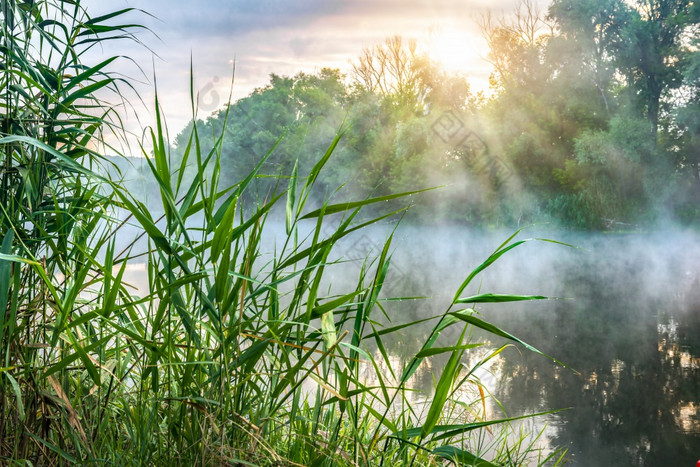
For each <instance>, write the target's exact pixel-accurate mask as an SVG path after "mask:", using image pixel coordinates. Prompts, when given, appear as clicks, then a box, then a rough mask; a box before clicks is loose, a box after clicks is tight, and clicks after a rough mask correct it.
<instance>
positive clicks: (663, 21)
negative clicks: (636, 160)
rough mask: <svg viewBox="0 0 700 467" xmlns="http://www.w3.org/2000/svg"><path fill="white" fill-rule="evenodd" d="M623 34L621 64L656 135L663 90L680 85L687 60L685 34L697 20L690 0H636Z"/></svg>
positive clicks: (632, 90)
mask: <svg viewBox="0 0 700 467" xmlns="http://www.w3.org/2000/svg"><path fill="white" fill-rule="evenodd" d="M636 5H637V9H636V10H634V11H633V12H632V15H631V18H630V21H629V22H628V23H627V24H626V25H625V26H624V28H623V31H622V34H623V36H624V38H625V40H624V42H623V43H624V45H625V46H624V47H622V48H621V49H620V51H619V54H618V66H619V68H620V71H621V72H622V74H623V75H624V77H625V81H626V84H627V85H628V86H629V88H630V91H631V93H630V94H631V96H632V100H633V102H635V103H636V105H637V108H638V111H639V112H640V113H641V114H642V115H644V116H646V118H648V120H649V121H650V122H651V125H652V130H651V131H652V136H653V137H654V138H655V139H656V138H657V137H658V131H659V119H660V115H661V110H662V98H663V97H664V94H665V93H666V92H667V91H669V90H671V89H676V88H678V87H680V86H681V84H682V82H683V79H682V78H683V69H684V67H685V65H686V63H687V60H686V55H687V52H688V44H687V41H684V34H685V33H686V32H687V31H688V30H690V29H692V28H694V27H695V26H696V25H697V24H698V18H697V15H695V14H694V10H693V8H694V7H693V2H692V1H690V0H637V2H636Z"/></svg>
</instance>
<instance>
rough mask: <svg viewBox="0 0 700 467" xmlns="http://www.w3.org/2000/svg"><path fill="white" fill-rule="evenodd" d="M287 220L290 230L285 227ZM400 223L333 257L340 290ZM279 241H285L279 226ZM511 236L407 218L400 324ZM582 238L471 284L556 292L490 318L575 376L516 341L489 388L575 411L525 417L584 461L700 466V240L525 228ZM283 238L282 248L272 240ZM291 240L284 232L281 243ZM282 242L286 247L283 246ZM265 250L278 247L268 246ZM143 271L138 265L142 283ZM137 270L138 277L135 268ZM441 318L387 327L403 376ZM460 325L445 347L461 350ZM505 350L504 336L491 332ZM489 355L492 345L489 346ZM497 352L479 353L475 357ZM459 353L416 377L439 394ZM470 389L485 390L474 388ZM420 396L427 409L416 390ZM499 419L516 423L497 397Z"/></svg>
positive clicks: (529, 254) (437, 306)
mask: <svg viewBox="0 0 700 467" xmlns="http://www.w3.org/2000/svg"><path fill="white" fill-rule="evenodd" d="M281 230H282V229H281V228H280V229H279V230H278V232H279V231H281ZM390 233H391V228H390V227H386V228H375V229H372V230H369V231H366V232H365V233H362V234H360V235H354V236H350V237H349V238H346V239H344V240H342V241H341V242H340V243H339V244H338V245H337V247H336V249H335V250H334V251H335V253H334V254H335V256H334V257H333V258H332V259H342V260H343V261H347V262H344V264H343V265H341V266H342V267H340V268H338V269H336V270H334V272H333V273H332V274H330V276H329V278H328V280H329V282H330V283H329V284H327V285H326V287H327V293H328V295H332V294H333V293H342V292H343V291H344V290H347V287H352V286H353V284H356V282H355V280H356V277H357V275H356V273H357V271H358V270H359V266H360V264H361V263H362V261H363V259H364V258H365V257H367V255H370V256H372V255H378V254H379V253H380V252H381V248H382V246H383V242H384V240H385V239H386V238H387V236H388V235H389V234H390ZM268 235H270V238H272V237H273V236H274V237H278V236H281V234H277V233H275V232H269V233H268ZM510 235H511V233H510V232H486V231H477V230H468V229H464V228H457V227H441V228H440V229H437V228H430V227H411V226H408V225H402V226H400V227H399V229H398V230H397V231H396V232H395V234H394V241H393V243H392V251H393V256H392V260H391V265H392V268H391V270H390V273H389V276H388V279H387V282H386V283H385V286H384V296H385V297H388V296H391V297H415V296H426V297H429V298H427V299H404V300H399V301H386V302H384V303H383V307H384V309H385V310H386V312H387V314H388V316H389V318H390V319H391V321H392V323H394V324H399V323H404V322H409V321H414V320H417V319H422V318H427V317H430V316H437V315H439V314H441V313H443V312H444V311H445V310H446V309H447V308H448V307H449V304H450V301H451V300H452V297H453V295H454V293H455V291H456V290H457V288H458V287H459V285H460V283H461V282H462V281H463V280H464V278H465V277H466V276H467V275H468V274H469V272H471V271H472V270H473V269H474V268H475V267H476V266H478V265H479V264H480V263H481V262H482V261H484V260H485V259H486V258H487V257H488V256H489V254H490V253H491V252H492V251H493V250H494V249H496V248H497V247H498V246H499V245H500V244H501V243H502V242H503V241H505V240H506V239H507V238H508V237H509V236H510ZM533 237H547V238H553V239H556V240H559V241H563V242H567V243H570V244H572V245H576V246H577V247H578V248H571V247H567V246H563V245H559V244H553V243H549V242H542V241H532V242H527V243H525V244H523V245H521V246H519V247H518V248H516V249H514V250H512V251H511V252H509V253H507V254H506V255H504V256H503V257H502V258H501V259H499V260H498V261H497V262H496V263H494V264H493V265H492V266H490V267H489V268H487V269H486V270H485V271H484V272H483V273H481V274H480V275H479V276H477V278H476V279H475V280H474V281H473V282H472V284H470V286H469V287H468V288H467V289H466V290H465V291H464V294H463V295H464V296H467V295H474V294H477V293H487V292H489V293H509V294H527V295H530V294H540V295H546V296H548V297H557V298H556V299H551V300H544V301H531V302H519V303H516V304H508V303H506V304H491V305H480V306H478V307H477V311H479V312H480V313H481V317H482V318H483V319H484V320H486V321H488V322H491V323H493V324H496V325H497V326H499V327H501V328H502V329H504V330H506V331H508V332H510V333H511V334H513V335H516V336H518V337H519V338H521V339H522V340H524V341H526V342H528V343H529V344H531V345H533V346H535V347H537V348H538V349H539V350H541V351H542V352H544V353H546V354H548V355H552V356H554V357H556V358H557V359H558V360H560V361H562V362H564V363H565V364H567V365H568V366H570V367H571V368H572V369H573V370H575V371H573V370H569V369H566V368H563V367H561V366H559V365H556V364H554V363H553V362H552V361H550V360H548V359H546V358H544V357H542V356H540V355H536V354H534V353H532V352H529V351H527V350H525V349H523V348H522V347H519V346H517V347H516V346H514V347H512V348H509V349H507V350H506V351H505V352H504V353H503V354H501V356H500V357H498V358H496V359H494V360H493V361H492V362H490V366H489V367H488V370H489V371H484V369H482V370H480V372H479V374H478V375H477V376H478V377H479V378H480V381H481V383H482V384H483V385H484V387H486V388H487V389H488V390H490V391H491V393H492V394H493V396H495V398H496V399H498V400H499V401H500V402H501V404H502V406H503V407H504V408H505V410H506V415H507V416H518V415H523V414H529V413H535V412H541V411H547V410H551V409H557V408H570V409H569V410H566V411H563V412H558V413H556V414H553V415H549V416H546V417H539V418H537V419H535V420H533V421H530V422H528V423H527V424H525V428H526V429H529V430H534V431H539V430H542V429H544V427H545V426H546V427H547V428H546V429H545V430H544V432H543V435H542V438H541V439H540V441H539V446H543V447H545V448H550V447H554V446H564V447H568V448H569V456H570V461H571V462H572V463H573V465H581V466H588V465H590V466H598V465H634V466H656V465H679V466H680V465H694V462H695V461H697V460H698V459H699V458H700V450H699V449H698V446H700V410H699V409H700V241H699V240H700V238H699V237H698V235H697V234H694V233H690V232H681V231H674V232H659V233H650V234H590V235H582V234H572V233H551V232H550V233H542V232H536V233H535V232H528V231H526V232H523V233H521V234H520V235H519V236H518V237H517V239H525V238H533ZM273 243H275V242H274V241H273V242H270V244H273ZM277 243H279V238H277ZM271 250H272V248H271ZM263 253H264V252H263ZM138 274H141V277H143V274H144V273H143V271H140V272H139V271H136V270H134V272H133V273H132V276H133V277H132V279H133V280H134V281H135V282H138V281H139V280H140V279H139V276H138ZM127 275H129V272H127ZM433 324H434V322H431V323H430V324H429V325H426V326H415V327H410V328H406V329H404V330H402V331H401V332H400V333H397V334H395V335H387V336H385V337H386V341H385V345H386V346H387V350H388V351H389V353H390V354H391V357H392V360H395V362H394V363H396V365H397V368H396V370H397V371H398V372H399V373H400V368H398V367H400V366H401V362H404V363H405V362H406V360H407V359H408V358H410V356H412V355H413V354H415V352H417V351H418V350H419V348H420V345H421V344H422V343H423V342H425V340H426V339H427V337H428V333H429V332H430V329H431V328H432V325H433ZM459 331H460V329H459V328H458V327H457V326H454V327H452V328H448V330H446V331H445V332H444V333H443V334H442V335H441V337H440V339H439V341H438V343H437V344H436V346H450V345H454V343H455V341H456V339H457V337H458V333H459ZM472 339H474V340H475V341H478V340H481V341H483V340H487V341H488V342H489V343H490V344H491V346H492V347H496V346H497V345H500V344H501V343H502V342H501V341H499V340H498V338H494V337H493V336H490V335H486V334H478V335H474V336H473V337H472ZM480 352H481V349H480ZM477 356H483V352H481V353H477V352H471V353H468V354H467V357H465V359H470V361H469V362H466V361H465V363H468V364H472V363H473V362H474V359H476V358H477ZM444 359H445V356H444V355H443V356H440V357H434V358H432V359H431V360H430V361H429V362H428V363H427V364H426V365H425V366H424V367H423V368H422V371H419V372H418V373H416V375H415V377H414V379H413V380H412V382H411V383H412V384H414V385H415V386H416V387H419V388H421V389H423V390H424V394H429V393H430V392H431V388H432V384H433V381H434V380H433V376H431V374H430V371H426V367H427V368H429V369H431V370H432V371H433V372H434V373H435V377H436V378H437V377H439V375H440V372H441V365H442V364H444V361H445V360H444ZM469 397H478V396H475V395H474V392H473V391H472V393H471V394H470V395H469ZM414 399H415V401H414V403H415V404H417V405H420V406H425V404H426V400H425V398H422V397H420V396H416V397H415V398H414ZM488 411H489V413H488V414H487V417H489V418H498V417H503V416H504V414H503V412H502V411H501V410H500V409H498V405H497V404H496V403H491V404H490V406H489V408H488Z"/></svg>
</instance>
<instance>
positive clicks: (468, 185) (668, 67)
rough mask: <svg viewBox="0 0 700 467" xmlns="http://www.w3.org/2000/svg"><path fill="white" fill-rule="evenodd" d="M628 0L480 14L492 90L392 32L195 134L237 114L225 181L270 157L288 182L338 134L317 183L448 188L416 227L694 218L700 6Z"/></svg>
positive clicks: (569, 0) (280, 80)
mask: <svg viewBox="0 0 700 467" xmlns="http://www.w3.org/2000/svg"><path fill="white" fill-rule="evenodd" d="M631 3H632V2H626V1H623V0H556V1H554V2H553V3H552V4H551V6H550V8H549V10H548V11H547V13H546V15H545V14H539V13H538V12H537V11H536V10H535V9H534V7H533V5H532V3H530V2H522V3H521V4H520V6H519V7H518V11H517V14H516V15H514V16H512V17H511V19H494V18H491V17H488V16H486V17H484V18H482V21H481V24H480V26H481V28H482V33H483V35H484V37H485V38H486V39H487V42H488V44H489V47H490V52H489V55H488V58H489V60H490V61H491V63H492V64H493V66H494V72H493V74H492V76H491V87H492V89H493V91H494V92H493V94H492V95H491V96H489V97H485V96H484V95H481V94H477V95H474V94H473V93H471V92H470V90H469V86H468V83H467V81H466V79H464V78H463V77H460V76H455V75H451V74H448V73H446V72H444V71H442V70H441V68H440V66H439V64H437V63H435V62H433V61H431V60H430V57H429V56H428V55H427V54H425V53H424V52H422V51H421V45H420V44H417V43H416V42H414V41H410V40H405V39H402V38H400V37H391V38H389V39H387V40H386V42H385V43H384V44H381V45H379V46H376V47H374V48H370V49H366V50H364V51H363V52H362V54H361V55H360V56H359V58H358V60H357V61H356V63H355V65H354V69H353V72H352V73H351V74H350V75H349V76H344V75H342V74H341V73H340V72H339V71H338V70H333V69H322V70H321V71H320V72H318V73H316V74H306V73H299V74H297V75H296V76H293V77H288V76H278V75H275V74H273V75H271V77H270V82H269V84H267V85H266V86H265V87H263V88H260V89H257V90H256V91H254V92H253V93H252V94H251V95H249V96H248V97H245V98H243V99H240V100H239V101H237V102H235V103H233V104H231V105H230V107H229V108H225V109H222V110H220V111H219V112H217V113H215V114H213V115H212V116H210V117H209V118H207V119H206V121H201V120H200V121H197V128H198V131H199V134H200V137H201V138H202V140H203V141H206V142H207V144H209V145H210V147H211V146H213V144H214V141H213V138H212V137H211V135H218V134H219V132H220V131H221V129H222V128H223V126H224V123H223V122H224V120H225V119H226V118H228V124H227V126H226V129H225V136H224V140H223V143H222V149H221V163H222V172H221V173H222V177H229V178H230V179H231V180H237V179H238V177H239V176H240V174H242V173H248V172H249V171H250V170H251V169H252V168H253V167H254V166H255V164H256V163H257V162H258V161H260V160H261V158H262V157H264V156H265V154H267V153H268V151H270V150H272V151H273V152H272V155H271V157H270V158H269V160H268V161H267V163H266V166H265V167H264V171H263V172H264V173H265V174H269V175H278V174H282V175H285V174H286V175H288V174H290V173H291V172H292V170H293V167H294V165H295V163H297V161H298V166H299V173H300V175H303V174H304V172H308V170H310V168H311V167H312V166H313V164H314V163H315V161H316V160H318V159H319V158H320V157H321V156H322V155H323V154H324V152H325V151H326V149H327V147H328V144H329V143H330V142H331V141H332V139H333V136H334V135H335V134H336V132H337V131H338V130H339V129H340V131H343V132H344V136H343V138H342V140H341V143H340V145H339V147H338V148H337V149H336V150H335V152H334V154H333V156H332V160H331V163H330V164H329V167H328V168H327V169H325V170H326V172H325V174H323V178H322V180H321V182H322V184H323V185H324V186H325V187H326V190H327V193H329V194H330V193H333V192H334V191H335V190H337V189H338V188H339V187H341V186H342V187H343V188H342V189H340V190H339V191H338V194H337V195H335V196H336V197H343V196H346V195H344V193H345V194H347V196H357V195H358V194H359V195H360V196H379V195H382V194H388V193H394V192H403V191H411V190H416V189H419V188H426V187H432V186H442V185H446V186H445V187H444V188H441V189H438V190H435V191H432V192H430V193H428V194H425V195H423V196H419V197H416V198H415V203H416V204H415V206H414V207H413V209H411V210H410V214H409V216H410V217H411V218H412V219H414V220H415V221H421V220H422V221H430V222H435V221H436V220H438V221H444V222H451V223H455V222H457V223H465V224H477V225H482V226H505V227H511V228H512V227H514V226H516V225H524V224H530V223H538V222H555V223H557V224H558V225H562V226H565V227H569V228H577V229H581V228H583V229H609V228H617V229H620V228H622V229H629V228H636V227H643V226H646V225H650V224H651V223H653V222H656V221H659V220H663V221H674V222H680V223H697V222H698V220H699V219H700V179H699V173H700V172H699V169H700V52H699V51H698V47H699V46H700V40H699V38H698V37H699V36H698V29H699V24H700V3H698V2H695V3H693V2H691V1H680V0H673V1H670V0H652V1H643V2H642V1H639V2H638V4H639V5H638V6H637V7H635V6H632V5H631ZM191 127H192V123H190V125H189V127H188V128H186V129H185V130H184V131H183V132H182V133H181V134H180V135H179V136H178V137H177V138H176V139H175V141H174V147H173V157H175V158H177V157H180V155H181V154H182V153H183V152H184V148H185V147H186V146H187V144H188V141H187V140H186V138H185V136H183V135H188V134H189V129H190V128H191ZM273 148H274V149H273ZM206 149H209V148H206ZM279 183H280V182H279V180H278V179H276V178H274V177H270V178H264V177H263V178H259V179H258V180H257V188H256V190H255V193H257V195H256V196H257V197H258V198H259V199H258V200H259V201H262V200H263V199H265V198H266V197H268V196H270V194H271V193H272V192H273V191H275V189H277V190H278V191H279V190H283V189H284V188H285V187H284V186H277V185H278V184H279ZM154 189H155V188H154ZM258 200H252V201H258Z"/></svg>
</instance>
